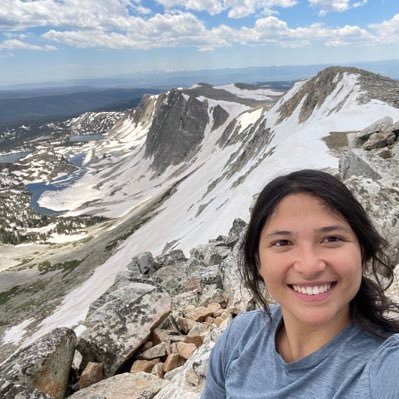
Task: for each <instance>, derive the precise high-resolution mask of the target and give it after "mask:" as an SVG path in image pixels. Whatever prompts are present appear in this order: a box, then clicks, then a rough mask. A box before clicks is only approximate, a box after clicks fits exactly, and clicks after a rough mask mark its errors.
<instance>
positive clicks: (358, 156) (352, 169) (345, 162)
mask: <svg viewBox="0 0 399 399" xmlns="http://www.w3.org/2000/svg"><path fill="white" fill-rule="evenodd" d="M339 170H340V173H341V176H342V178H343V179H344V180H345V179H347V178H349V177H350V176H364V177H369V178H370V179H373V180H380V179H381V178H382V176H383V173H382V172H380V171H377V170H376V168H375V167H373V164H372V161H370V157H369V155H367V154H366V153H365V152H364V151H363V150H361V149H358V148H352V149H350V150H349V151H348V152H347V153H346V154H345V155H343V156H342V157H341V159H340V160H339Z"/></svg>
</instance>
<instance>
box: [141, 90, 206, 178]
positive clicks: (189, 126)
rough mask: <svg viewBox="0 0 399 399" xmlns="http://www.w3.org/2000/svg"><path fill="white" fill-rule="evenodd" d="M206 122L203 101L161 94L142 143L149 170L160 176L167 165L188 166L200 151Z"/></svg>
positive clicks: (190, 97)
mask: <svg viewBox="0 0 399 399" xmlns="http://www.w3.org/2000/svg"><path fill="white" fill-rule="evenodd" d="M187 97H188V98H187ZM208 121H209V115H208V103H207V101H204V102H202V101H199V100H198V99H197V98H196V97H194V96H187V94H183V93H182V92H181V91H180V90H176V89H173V90H170V91H169V92H168V93H163V94H161V95H160V96H159V97H158V100H157V103H156V110H155V112H154V117H153V121H152V124H151V126H150V129H149V131H148V134H147V139H146V143H145V157H147V158H148V157H151V158H152V165H151V167H152V168H153V169H154V170H155V171H157V172H158V173H159V174H160V173H162V172H164V171H165V170H166V168H167V167H168V166H170V165H178V164H180V163H181V162H188V161H189V160H190V159H191V158H192V157H193V156H194V155H195V154H196V153H197V152H198V150H199V148H200V144H201V142H202V140H203V138H204V131H205V127H206V125H207V123H208Z"/></svg>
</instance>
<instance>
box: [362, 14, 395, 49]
mask: <svg viewBox="0 0 399 399" xmlns="http://www.w3.org/2000/svg"><path fill="white" fill-rule="evenodd" d="M369 28H370V29H371V30H372V31H373V32H375V35H376V37H377V39H376V42H377V43H385V44H390V43H399V14H396V15H394V16H393V17H392V18H391V19H390V20H387V21H383V22H381V23H380V24H372V25H369Z"/></svg>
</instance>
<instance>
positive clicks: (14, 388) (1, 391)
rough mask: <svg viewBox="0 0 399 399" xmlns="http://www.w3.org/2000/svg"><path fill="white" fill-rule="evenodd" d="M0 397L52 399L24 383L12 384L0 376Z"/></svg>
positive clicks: (6, 398)
mask: <svg viewBox="0 0 399 399" xmlns="http://www.w3.org/2000/svg"><path fill="white" fill-rule="evenodd" d="M0 398H1V399H27V398H29V399H52V396H49V395H47V394H45V393H43V392H41V391H38V390H37V389H34V388H28V387H27V386H26V385H19V384H13V383H12V382H10V381H6V380H3V379H2V378H0Z"/></svg>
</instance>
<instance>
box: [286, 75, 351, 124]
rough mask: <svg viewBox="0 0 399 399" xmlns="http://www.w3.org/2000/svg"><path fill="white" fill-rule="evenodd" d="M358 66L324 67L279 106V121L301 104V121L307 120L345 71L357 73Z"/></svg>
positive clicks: (288, 115) (332, 89) (333, 88)
mask: <svg viewBox="0 0 399 399" xmlns="http://www.w3.org/2000/svg"><path fill="white" fill-rule="evenodd" d="M358 71H359V70H358V69H356V68H343V67H329V68H326V69H323V70H322V71H321V72H319V73H318V74H317V75H316V76H315V77H314V78H312V79H310V80H308V81H307V82H305V83H304V84H303V86H302V87H301V88H300V89H299V90H298V91H297V92H296V93H295V94H294V95H293V96H292V97H291V98H290V99H289V100H288V101H286V102H285V103H283V105H282V106H281V107H280V108H279V110H278V112H279V113H280V118H279V122H281V121H282V120H284V119H286V118H288V117H290V116H291V115H292V114H293V112H294V111H295V109H296V108H297V107H298V106H299V105H300V104H301V102H302V101H303V104H302V106H301V111H300V113H299V122H301V123H303V122H305V121H306V120H307V119H308V118H309V117H310V115H311V114H312V113H313V111H314V110H315V109H316V108H318V107H320V106H321V105H322V104H323V103H324V102H325V100H326V99H327V97H328V96H329V95H330V94H331V93H332V92H333V91H334V90H335V88H336V87H337V84H338V82H340V81H341V80H342V78H343V76H344V73H352V74H357V73H358Z"/></svg>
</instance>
